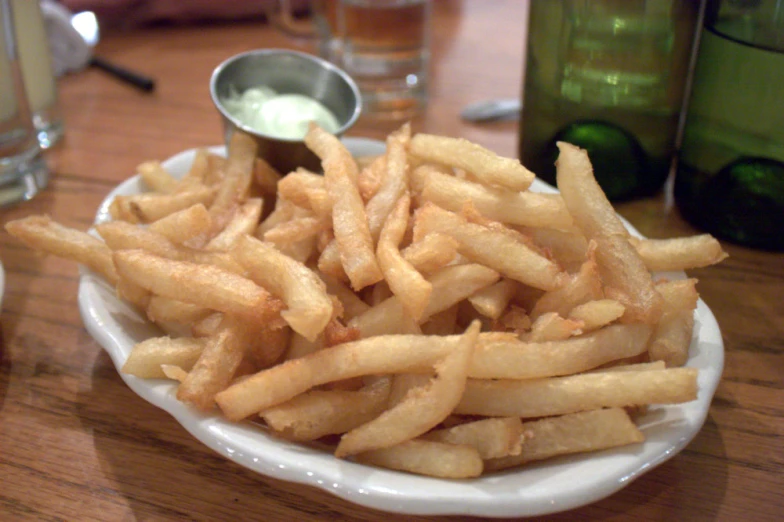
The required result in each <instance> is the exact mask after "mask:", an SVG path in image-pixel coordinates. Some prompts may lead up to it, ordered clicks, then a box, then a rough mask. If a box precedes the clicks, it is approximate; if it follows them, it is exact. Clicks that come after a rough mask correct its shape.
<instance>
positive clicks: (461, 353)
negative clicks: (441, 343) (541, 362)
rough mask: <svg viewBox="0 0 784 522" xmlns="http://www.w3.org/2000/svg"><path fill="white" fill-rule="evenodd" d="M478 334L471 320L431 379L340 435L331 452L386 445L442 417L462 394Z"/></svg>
mask: <svg viewBox="0 0 784 522" xmlns="http://www.w3.org/2000/svg"><path fill="white" fill-rule="evenodd" d="M478 335H479V323H478V322H475V323H473V324H472V325H471V326H470V327H469V328H468V330H466V333H465V334H463V335H462V336H461V337H460V341H459V342H458V344H457V345H456V346H455V347H454V349H453V351H452V352H450V353H449V355H447V356H446V357H445V358H444V359H443V360H442V361H440V362H439V363H437V364H436V366H435V370H436V377H435V379H433V380H431V381H430V383H429V384H427V385H426V386H425V387H424V388H420V389H418V390H417V391H416V392H415V393H408V394H407V395H406V397H405V398H404V399H403V400H402V401H401V402H399V403H398V404H396V405H395V406H393V407H391V408H390V409H388V410H386V411H385V412H383V413H382V414H381V415H379V416H378V417H377V418H375V419H373V420H371V421H370V422H367V423H365V424H363V425H361V426H358V427H356V428H354V429H353V430H351V431H349V432H347V433H346V434H345V435H343V437H341V439H340V443H339V444H338V447H337V448H336V449H335V456H337V457H345V456H349V455H356V454H357V453H363V452H365V451H370V450H375V449H380V448H389V447H390V446H394V445H396V444H400V443H402V442H406V441H408V440H411V439H413V438H415V437H418V436H419V435H421V434H423V433H425V432H427V431H428V430H430V429H431V428H433V427H434V426H436V425H437V424H438V423H439V422H441V421H442V420H444V419H445V418H446V417H447V416H448V415H449V414H450V413H451V412H452V409H453V408H454V407H455V405H457V403H458V402H459V401H460V397H461V396H462V395H463V389H464V388H465V382H466V375H467V371H468V365H469V362H470V360H471V355H472V354H473V351H474V346H475V345H476V339H477V336H478Z"/></svg>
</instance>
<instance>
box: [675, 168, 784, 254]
mask: <svg viewBox="0 0 784 522" xmlns="http://www.w3.org/2000/svg"><path fill="white" fill-rule="evenodd" d="M675 202H676V203H677V205H678V208H679V209H680V211H681V214H682V215H683V217H684V218H686V219H687V220H688V221H689V222H691V223H692V224H693V225H695V226H697V227H699V228H701V229H703V230H706V231H707V232H710V233H711V234H713V235H714V236H716V237H718V238H720V239H724V240H727V241H730V242H733V243H738V244H740V245H744V246H748V247H752V248H760V249H765V250H773V251H781V250H784V164H782V163H781V162H778V161H774V160H771V159H767V158H753V157H744V158H740V159H738V160H736V161H733V162H732V163H730V164H728V165H727V166H725V167H724V168H722V169H721V170H720V171H719V172H718V173H717V174H716V175H715V176H712V175H706V174H705V173H702V172H700V171H699V170H697V169H695V168H694V167H692V166H690V165H687V164H685V163H681V164H680V165H679V167H678V174H677V176H676V177H675Z"/></svg>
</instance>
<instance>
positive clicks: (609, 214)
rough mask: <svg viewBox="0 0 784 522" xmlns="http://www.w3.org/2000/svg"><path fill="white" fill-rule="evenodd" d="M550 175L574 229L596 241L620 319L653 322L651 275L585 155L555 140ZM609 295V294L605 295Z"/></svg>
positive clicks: (657, 308)
mask: <svg viewBox="0 0 784 522" xmlns="http://www.w3.org/2000/svg"><path fill="white" fill-rule="evenodd" d="M558 149H559V150H560V154H559V156H558V161H556V164H555V167H556V179H557V181H558V188H559V189H560V190H561V195H562V197H563V199H564V202H565V203H566V207H567V208H568V209H569V212H570V213H571V214H572V217H573V218H574V222H575V224H576V225H577V227H578V228H579V229H580V230H582V232H583V234H585V236H586V237H587V238H588V239H593V240H594V241H596V243H597V248H596V261H597V264H598V266H599V272H600V273H601V276H602V280H603V283H604V285H605V286H606V287H607V288H608V289H611V290H612V291H611V292H610V291H609V290H607V291H606V293H607V294H608V297H612V298H615V299H617V300H618V301H620V302H621V304H623V305H624V307H625V308H626V311H625V313H624V320H627V321H629V322H636V321H640V322H646V323H648V324H655V323H656V321H658V320H659V318H660V317H661V313H662V299H661V296H660V295H659V294H658V293H656V290H654V288H653V280H652V279H651V274H650V272H648V269H647V268H646V267H645V263H643V260H642V258H640V255H639V254H638V253H637V251H636V250H635V249H634V247H633V246H632V245H631V243H630V242H629V233H628V232H627V231H626V228H625V227H624V226H623V223H622V222H621V220H620V218H619V217H618V215H617V214H616V213H615V210H613V207H612V205H611V204H610V202H609V201H608V200H607V197H606V196H605V195H604V192H602V189H601V187H599V184H598V183H597V182H596V179H595V178H594V176H593V168H592V167H591V162H590V160H589V159H588V153H587V152H586V151H584V150H582V149H580V148H578V147H575V146H574V145H570V144H568V143H562V142H559V143H558ZM611 293H612V294H613V295H610V294H611Z"/></svg>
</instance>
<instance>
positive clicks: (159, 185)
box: [136, 161, 179, 194]
mask: <svg viewBox="0 0 784 522" xmlns="http://www.w3.org/2000/svg"><path fill="white" fill-rule="evenodd" d="M136 172H138V173H139V176H140V177H141V178H142V181H143V182H144V184H145V185H147V187H149V188H150V190H152V191H153V192H161V193H164V194H170V193H172V192H174V191H175V190H176V188H177V185H178V183H179V182H178V181H177V179H176V178H174V176H172V175H171V174H169V173H168V172H166V170H165V169H164V168H163V167H162V166H161V162H160V161H145V162H144V163H141V164H139V166H137V167H136Z"/></svg>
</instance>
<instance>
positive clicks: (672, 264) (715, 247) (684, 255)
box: [630, 234, 728, 272]
mask: <svg viewBox="0 0 784 522" xmlns="http://www.w3.org/2000/svg"><path fill="white" fill-rule="evenodd" d="M630 241H631V243H632V245H634V248H635V249H636V250H637V253H638V254H640V257H641V258H642V260H643V262H644V263H645V266H646V267H647V268H648V270H650V271H652V272H665V271H678V270H687V269H690V268H702V267H704V266H710V265H715V264H716V263H720V262H721V261H723V260H724V259H726V258H727V257H728V254H727V253H726V252H725V251H724V250H723V249H722V248H721V243H719V242H718V241H716V239H715V238H714V237H713V236H711V235H710V234H701V235H698V236H690V237H678V238H673V239H637V238H630Z"/></svg>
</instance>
